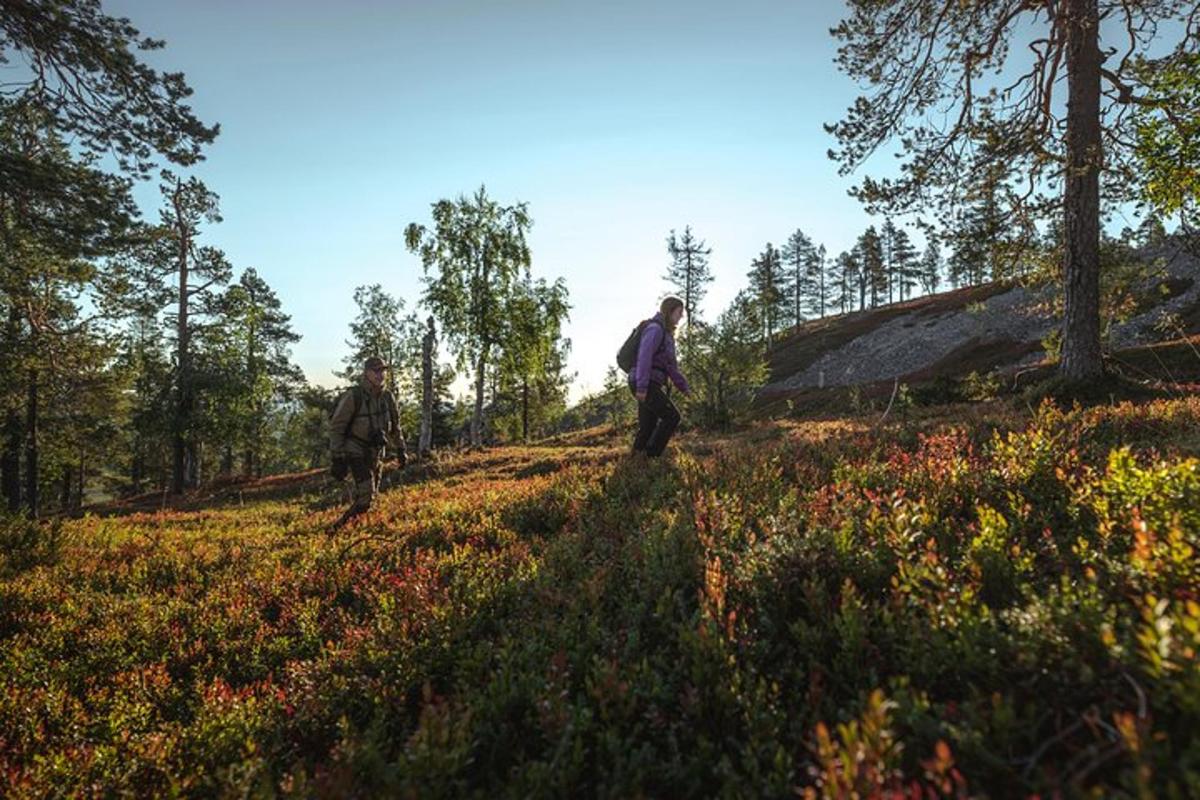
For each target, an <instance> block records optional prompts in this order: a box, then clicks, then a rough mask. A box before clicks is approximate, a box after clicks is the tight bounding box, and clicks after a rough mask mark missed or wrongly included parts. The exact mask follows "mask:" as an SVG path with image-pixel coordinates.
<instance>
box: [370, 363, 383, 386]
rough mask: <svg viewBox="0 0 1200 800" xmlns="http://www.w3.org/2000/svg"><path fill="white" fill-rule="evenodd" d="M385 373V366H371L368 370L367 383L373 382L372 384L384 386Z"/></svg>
mask: <svg viewBox="0 0 1200 800" xmlns="http://www.w3.org/2000/svg"><path fill="white" fill-rule="evenodd" d="M383 373H384V369H383V367H371V368H370V369H368V370H367V371H366V376H367V383H369V384H371V385H372V386H382V385H383Z"/></svg>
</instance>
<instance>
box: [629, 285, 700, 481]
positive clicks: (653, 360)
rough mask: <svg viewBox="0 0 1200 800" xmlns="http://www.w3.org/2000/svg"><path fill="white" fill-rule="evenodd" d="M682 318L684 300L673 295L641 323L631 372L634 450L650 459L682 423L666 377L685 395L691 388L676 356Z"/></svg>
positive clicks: (658, 452)
mask: <svg viewBox="0 0 1200 800" xmlns="http://www.w3.org/2000/svg"><path fill="white" fill-rule="evenodd" d="M681 319H683V301H682V300H680V299H679V298H678V297H673V296H671V297H667V298H665V299H664V300H663V301H662V303H661V305H660V306H659V310H658V313H657V314H655V315H654V316H653V317H651V318H650V319H648V320H647V321H646V322H645V323H644V324H643V326H642V332H641V338H640V339H639V341H638V349H637V361H636V363H635V364H634V367H633V369H632V370H630V372H629V388H630V391H632V392H633V394H634V396H635V397H636V398H637V401H638V430H637V435H636V436H634V438H633V452H634V453H645V454H646V455H647V456H650V457H651V458H653V457H656V456H660V455H662V452H663V450H664V449H665V448H666V446H667V442H668V441H669V440H670V439H671V434H673V433H674V432H675V428H676V427H678V426H679V410H678V409H677V408H675V404H674V403H672V402H671V398H670V397H668V396H667V393H666V391H665V389H666V383H667V379H668V378H670V379H671V382H672V383H674V384H675V386H676V387H678V389H679V391H681V392H683V393H684V394H685V395H686V394H688V393H689V391H690V390H689V389H688V382H687V379H686V378H684V377H683V373H682V372H680V371H679V363H678V361H676V358H675V328H676V327H678V325H679V321H680V320H681Z"/></svg>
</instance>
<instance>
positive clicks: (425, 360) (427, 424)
mask: <svg viewBox="0 0 1200 800" xmlns="http://www.w3.org/2000/svg"><path fill="white" fill-rule="evenodd" d="M426 325H427V326H428V330H427V331H426V332H425V338H424V339H423V340H422V341H421V433H420V436H419V437H418V439H417V453H418V454H420V456H421V457H422V458H424V457H425V456H427V455H429V451H430V450H431V449H432V448H433V344H434V338H435V337H436V335H437V334H436V333H435V330H434V327H433V317H430V318H429V319H428V320H427V321H426Z"/></svg>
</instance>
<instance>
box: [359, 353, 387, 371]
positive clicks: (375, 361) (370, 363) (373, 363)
mask: <svg viewBox="0 0 1200 800" xmlns="http://www.w3.org/2000/svg"><path fill="white" fill-rule="evenodd" d="M363 369H364V370H367V369H391V366H389V365H388V364H386V363H384V360H383V359H382V358H380V357H379V356H371V357H370V358H368V359H367V360H366V361H364V362H363Z"/></svg>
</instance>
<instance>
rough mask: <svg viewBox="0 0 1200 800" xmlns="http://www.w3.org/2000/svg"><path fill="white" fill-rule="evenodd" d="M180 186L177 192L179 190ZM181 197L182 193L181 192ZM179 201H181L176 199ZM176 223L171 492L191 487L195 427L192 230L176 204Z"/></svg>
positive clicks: (177, 492)
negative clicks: (190, 284)
mask: <svg viewBox="0 0 1200 800" xmlns="http://www.w3.org/2000/svg"><path fill="white" fill-rule="evenodd" d="M178 191H179V190H178V188H177V189H176V192H177V193H178ZM177 197H178V195H177ZM176 202H178V200H177V201H176ZM175 219H176V225H178V226H179V227H180V229H179V230H178V231H177V233H178V235H179V254H178V258H179V307H178V318H177V320H176V328H175V331H176V340H177V345H176V346H177V347H178V356H177V358H176V362H177V365H178V369H179V374H178V376H177V385H176V387H175V390H176V393H175V419H174V424H173V427H174V430H173V431H172V436H171V443H172V448H173V453H172V455H173V464H172V469H171V492H172V493H173V494H183V490H184V488H185V486H187V473H188V471H189V470H188V469H187V468H188V456H189V454H190V455H193V456H194V453H189V451H190V450H191V447H190V442H189V441H188V440H187V431H188V428H189V427H190V426H191V417H192V408H191V404H192V385H191V384H192V374H191V354H190V352H189V344H190V343H189V342H188V334H189V333H190V331H189V329H188V248H189V242H188V233H187V231H186V230H183V226H185V224H186V223H185V222H184V217H183V213H182V212H181V211H180V210H179V209H178V206H177V207H176V212H175Z"/></svg>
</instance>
